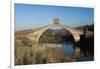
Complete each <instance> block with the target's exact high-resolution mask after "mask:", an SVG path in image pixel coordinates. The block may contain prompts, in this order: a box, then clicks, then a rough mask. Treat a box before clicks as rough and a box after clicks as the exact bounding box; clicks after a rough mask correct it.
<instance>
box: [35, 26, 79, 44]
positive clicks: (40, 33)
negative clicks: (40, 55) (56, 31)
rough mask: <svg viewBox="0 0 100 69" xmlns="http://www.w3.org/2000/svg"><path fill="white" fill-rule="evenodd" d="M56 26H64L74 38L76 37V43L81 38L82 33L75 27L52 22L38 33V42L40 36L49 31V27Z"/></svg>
mask: <svg viewBox="0 0 100 69" xmlns="http://www.w3.org/2000/svg"><path fill="white" fill-rule="evenodd" d="M54 26H58V27H61V28H64V29H65V30H68V31H69V32H70V33H71V34H72V36H73V38H74V43H75V44H76V43H77V42H78V41H79V40H80V34H79V32H78V31H77V30H76V29H74V28H71V27H68V26H65V25H62V24H52V25H49V26H47V27H45V28H43V29H41V30H40V31H39V32H38V35H37V39H36V42H39V39H40V37H41V36H42V34H43V33H44V32H45V31H47V30H48V29H50V28H52V27H54Z"/></svg>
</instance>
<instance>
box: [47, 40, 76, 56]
mask: <svg viewBox="0 0 100 69" xmlns="http://www.w3.org/2000/svg"><path fill="white" fill-rule="evenodd" d="M48 46H52V47H56V48H57V49H56V50H57V51H59V52H62V53H64V54H66V55H68V56H72V54H73V52H74V44H73V43H72V42H63V43H58V44H48Z"/></svg>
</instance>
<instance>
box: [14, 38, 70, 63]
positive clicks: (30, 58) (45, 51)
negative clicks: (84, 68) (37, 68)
mask: <svg viewBox="0 0 100 69" xmlns="http://www.w3.org/2000/svg"><path fill="white" fill-rule="evenodd" d="M70 61H71V59H70V57H69V56H66V55H65V54H62V53H60V52H58V51H56V48H54V47H48V46H40V45H36V44H34V46H28V45H27V43H25V42H22V40H18V39H16V40H15V65H28V64H45V63H60V62H70Z"/></svg>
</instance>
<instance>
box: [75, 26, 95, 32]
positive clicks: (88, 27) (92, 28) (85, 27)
mask: <svg viewBox="0 0 100 69" xmlns="http://www.w3.org/2000/svg"><path fill="white" fill-rule="evenodd" d="M77 28H78V29H86V30H88V31H92V32H94V24H91V25H85V26H80V27H77Z"/></svg>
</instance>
